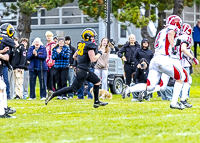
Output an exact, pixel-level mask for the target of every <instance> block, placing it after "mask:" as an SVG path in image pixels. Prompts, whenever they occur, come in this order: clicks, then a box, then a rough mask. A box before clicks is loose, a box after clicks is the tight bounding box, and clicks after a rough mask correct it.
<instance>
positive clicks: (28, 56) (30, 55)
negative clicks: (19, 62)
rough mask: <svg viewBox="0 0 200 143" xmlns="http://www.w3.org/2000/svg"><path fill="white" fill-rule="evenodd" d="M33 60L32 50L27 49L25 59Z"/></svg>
mask: <svg viewBox="0 0 200 143" xmlns="http://www.w3.org/2000/svg"><path fill="white" fill-rule="evenodd" d="M32 58H33V48H29V49H28V53H27V59H28V60H31V59H32Z"/></svg>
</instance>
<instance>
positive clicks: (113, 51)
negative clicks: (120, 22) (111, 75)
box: [110, 39, 119, 54]
mask: <svg viewBox="0 0 200 143" xmlns="http://www.w3.org/2000/svg"><path fill="white" fill-rule="evenodd" d="M110 43H111V44H112V45H113V48H111V51H110V54H117V52H118V51H119V48H118V47H117V46H115V42H114V41H113V39H110Z"/></svg>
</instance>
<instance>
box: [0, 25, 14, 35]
mask: <svg viewBox="0 0 200 143" xmlns="http://www.w3.org/2000/svg"><path fill="white" fill-rule="evenodd" d="M0 30H1V31H0V32H1V34H5V35H7V36H8V37H10V38H12V37H13V36H14V34H15V28H14V27H13V26H12V25H11V24H9V23H4V24H2V25H1V27H0Z"/></svg>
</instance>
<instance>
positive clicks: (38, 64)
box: [27, 37, 48, 100]
mask: <svg viewBox="0 0 200 143" xmlns="http://www.w3.org/2000/svg"><path fill="white" fill-rule="evenodd" d="M46 58H47V51H46V48H45V47H44V46H43V43H42V42H41V39H40V38H39V37H37V38H35V40H34V41H33V44H32V46H31V47H30V48H29V49H28V54H27V59H28V60H29V61H30V64H29V67H28V70H29V74H30V76H29V77H30V98H29V99H28V100H34V99H36V95H35V85H36V78H37V76H38V78H39V82H40V98H41V100H45V98H46V89H47V86H46V81H47V70H48V67H47V63H46V61H45V60H46Z"/></svg>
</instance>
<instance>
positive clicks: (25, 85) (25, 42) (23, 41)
mask: <svg viewBox="0 0 200 143" xmlns="http://www.w3.org/2000/svg"><path fill="white" fill-rule="evenodd" d="M20 43H21V44H23V45H24V48H25V51H26V61H25V66H24V81H23V99H26V98H27V97H28V84H29V71H28V66H29V61H28V60H27V53H28V39H27V38H21V40H20Z"/></svg>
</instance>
